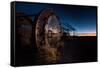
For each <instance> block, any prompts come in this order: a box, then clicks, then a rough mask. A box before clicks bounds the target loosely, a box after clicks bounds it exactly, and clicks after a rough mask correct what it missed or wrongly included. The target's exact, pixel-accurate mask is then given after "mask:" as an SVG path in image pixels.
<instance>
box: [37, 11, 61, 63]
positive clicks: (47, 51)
mask: <svg viewBox="0 0 100 68" xmlns="http://www.w3.org/2000/svg"><path fill="white" fill-rule="evenodd" d="M59 23H60V22H59V18H58V17H57V16H56V15H55V13H54V12H53V11H52V10H50V9H49V10H48V9H46V10H43V11H42V12H41V13H40V15H39V16H38V17H37V20H36V26H35V40H36V46H37V48H38V51H39V58H40V60H39V62H42V61H45V63H57V62H58V59H59V51H58V50H57V48H58V47H59V41H60V38H61V29H60V24H59ZM42 63H43V62H42Z"/></svg>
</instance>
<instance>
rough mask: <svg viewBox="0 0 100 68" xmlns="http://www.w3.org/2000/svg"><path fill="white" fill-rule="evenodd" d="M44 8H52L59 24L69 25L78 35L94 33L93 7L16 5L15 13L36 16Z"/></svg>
mask: <svg viewBox="0 0 100 68" xmlns="http://www.w3.org/2000/svg"><path fill="white" fill-rule="evenodd" d="M44 8H53V9H54V11H55V13H56V15H57V16H59V18H60V22H61V24H64V23H69V24H70V25H72V26H73V27H75V28H76V29H77V31H78V33H96V20H97V15H96V14H97V8H96V7H95V6H94V7H93V6H91V7H90V6H73V5H57V4H56V5H54V4H41V3H39V4H38V3H18V2H17V3H16V11H17V12H24V13H26V14H38V13H39V12H40V11H41V10H42V9H44Z"/></svg>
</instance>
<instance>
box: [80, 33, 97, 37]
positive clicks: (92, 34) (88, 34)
mask: <svg viewBox="0 0 100 68" xmlns="http://www.w3.org/2000/svg"><path fill="white" fill-rule="evenodd" d="M79 36H96V33H81V34H79Z"/></svg>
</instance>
